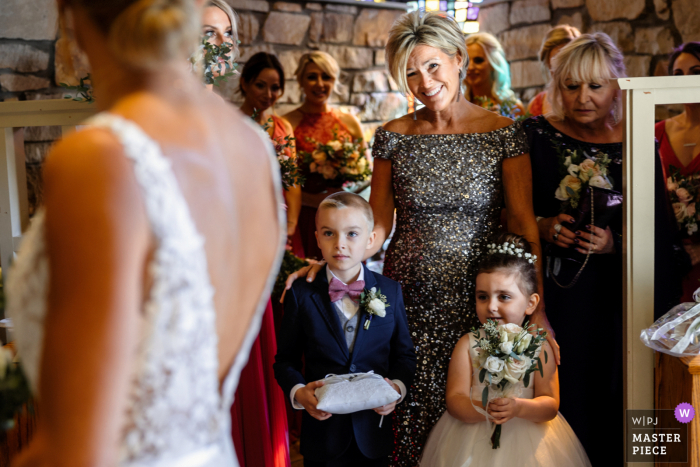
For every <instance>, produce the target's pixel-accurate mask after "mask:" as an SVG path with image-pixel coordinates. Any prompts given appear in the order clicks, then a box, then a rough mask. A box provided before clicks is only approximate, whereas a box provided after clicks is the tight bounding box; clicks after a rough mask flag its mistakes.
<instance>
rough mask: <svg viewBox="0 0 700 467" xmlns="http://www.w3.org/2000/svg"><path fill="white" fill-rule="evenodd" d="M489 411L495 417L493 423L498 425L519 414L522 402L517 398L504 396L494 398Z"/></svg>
mask: <svg viewBox="0 0 700 467" xmlns="http://www.w3.org/2000/svg"><path fill="white" fill-rule="evenodd" d="M487 412H488V413H489V415H491V416H492V417H493V418H494V420H493V423H495V424H496V425H503V424H504V423H505V422H507V421H508V420H510V419H511V418H515V417H517V416H518V414H519V413H520V404H519V403H518V399H517V398H516V399H512V398H510V397H502V398H498V399H494V400H492V401H491V403H490V404H489V407H488V409H487Z"/></svg>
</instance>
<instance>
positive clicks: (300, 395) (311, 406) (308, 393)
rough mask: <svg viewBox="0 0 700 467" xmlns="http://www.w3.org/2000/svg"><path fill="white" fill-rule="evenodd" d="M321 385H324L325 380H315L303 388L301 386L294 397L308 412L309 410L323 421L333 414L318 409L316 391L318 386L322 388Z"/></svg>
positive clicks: (317, 418) (313, 415)
mask: <svg viewBox="0 0 700 467" xmlns="http://www.w3.org/2000/svg"><path fill="white" fill-rule="evenodd" d="M321 386H323V381H314V382H313V383H309V384H307V385H306V386H304V387H303V388H299V389H298V390H297V392H296V393H295V394H294V398H295V399H296V400H297V402H299V403H300V404H301V405H302V406H303V407H304V408H305V409H306V411H307V412H309V415H311V416H312V417H314V418H315V419H316V420H321V421H323V420H328V419H329V418H331V414H329V413H328V412H323V411H322V410H318V409H316V405H317V404H318V399H316V394H315V393H314V391H316V388H320V387H321Z"/></svg>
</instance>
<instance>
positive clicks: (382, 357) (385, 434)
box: [274, 266, 416, 462]
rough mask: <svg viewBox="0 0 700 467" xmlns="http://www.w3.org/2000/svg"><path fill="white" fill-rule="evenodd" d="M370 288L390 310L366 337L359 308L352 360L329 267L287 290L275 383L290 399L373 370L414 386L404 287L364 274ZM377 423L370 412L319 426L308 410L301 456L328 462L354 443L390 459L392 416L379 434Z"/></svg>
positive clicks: (367, 452)
mask: <svg viewBox="0 0 700 467" xmlns="http://www.w3.org/2000/svg"><path fill="white" fill-rule="evenodd" d="M363 268H364V266H363ZM372 287H377V288H378V289H381V291H382V294H383V295H386V298H387V302H388V303H389V305H390V306H389V307H387V309H386V316H385V317H384V318H379V317H378V316H374V317H373V318H372V323H371V325H370V327H369V329H368V330H365V329H364V323H365V320H366V319H367V317H368V316H369V315H368V314H367V313H366V312H365V311H364V310H362V309H360V311H358V313H362V314H361V315H360V320H359V324H358V326H359V329H358V331H357V336H356V338H355V346H354V348H353V352H352V354H351V353H350V352H349V351H348V346H347V344H346V342H345V335H344V333H343V330H342V328H341V325H340V319H339V318H338V314H337V312H336V311H335V309H334V307H333V305H332V303H331V301H330V297H329V295H328V279H327V277H326V269H325V268H324V269H322V270H321V271H320V272H319V273H318V275H317V276H316V280H314V281H313V282H312V283H308V282H306V280H304V279H299V280H297V281H296V282H294V284H293V285H292V288H291V289H290V290H288V291H287V295H286V296H285V299H284V318H283V319H282V325H281V330H280V333H279V335H278V336H277V356H276V357H275V365H274V368H275V378H276V379H277V382H278V383H279V385H280V386H281V387H282V390H283V391H284V394H285V396H286V397H287V400H289V394H290V392H291V390H292V388H293V387H294V386H295V385H297V384H304V385H305V384H307V383H310V382H312V381H317V380H320V379H323V378H325V376H326V375H327V374H329V373H334V374H338V375H341V374H346V373H359V372H368V371H370V370H373V371H374V372H375V373H376V374H379V375H381V376H383V377H386V378H389V379H398V380H400V381H401V382H402V383H404V384H405V385H406V388H409V387H410V386H411V384H412V383H413V377H414V375H415V372H416V354H415V351H414V347H413V342H412V341H411V337H410V335H409V332H408V323H407V321H406V310H405V309H404V304H403V296H402V294H401V286H400V285H399V284H398V283H397V282H395V281H392V280H391V279H388V278H386V277H384V276H381V275H378V274H374V273H373V272H372V271H370V270H369V269H367V268H365V288H366V289H368V290H369V289H371V288H372ZM302 356H303V358H304V364H302ZM302 366H303V367H304V371H303V373H302ZM380 418H381V416H380V415H378V414H377V413H376V412H374V411H373V410H363V411H361V412H356V413H353V414H345V415H338V414H336V415H333V416H331V417H330V418H329V419H327V420H324V421H319V420H316V419H315V418H313V417H312V416H311V415H309V414H308V413H307V412H306V411H304V412H303V415H302V426H301V453H302V455H303V456H304V458H307V459H309V460H312V461H316V462H325V461H330V460H332V459H335V458H337V457H338V456H340V455H341V454H342V453H343V452H344V451H345V450H346V449H347V448H348V446H349V445H350V442H351V440H352V438H353V437H354V438H355V440H356V441H357V445H358V447H359V448H360V451H361V452H362V453H363V454H364V455H365V456H367V457H369V458H370V459H378V458H380V457H384V456H388V455H389V454H390V453H391V451H392V447H393V433H392V429H391V425H392V423H390V422H391V420H393V414H392V415H391V416H390V417H385V419H384V422H383V424H382V428H379V421H380Z"/></svg>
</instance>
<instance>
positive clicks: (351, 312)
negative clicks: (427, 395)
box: [289, 266, 406, 410]
mask: <svg viewBox="0 0 700 467" xmlns="http://www.w3.org/2000/svg"><path fill="white" fill-rule="evenodd" d="M326 277H327V278H328V283H329V284H330V283H331V279H333V278H334V277H335V278H336V279H337V280H339V281H340V279H338V277H336V275H335V274H333V271H331V268H329V267H328V266H326ZM356 280H358V281H363V280H365V268H360V275H359V276H357V279H356ZM340 282H343V281H340ZM343 284H345V282H343ZM346 285H347V284H346ZM333 307H334V308H335V309H336V310H338V311H340V312H341V313H342V314H343V315H345V317H346V318H347V319H351V318H352V317H353V316H355V314H357V312H358V311H359V310H360V304H359V303H355V302H354V301H353V300H352V298H350V296H349V295H348V294H345V295H344V296H343V298H341V299H340V300H337V301H335V302H333ZM358 332H360V330H359V329H358ZM391 381H392V382H393V383H394V384H396V385H397V386H398V387H399V389H400V390H401V399H399V400H398V402H397V404H398V403H399V402H401V401H403V399H404V397H406V386H405V385H404V384H403V383H402V382H401V381H400V380H398V379H393V380H391ZM303 387H304V385H303V384H297V385H296V386H294V387H293V388H292V391H291V392H290V394H289V397H290V399H291V401H292V407H294V408H295V409H297V410H303V409H304V407H303V406H302V405H301V404H300V403H299V402H297V400H296V399H295V398H294V396H295V394H296V393H297V391H298V390H299V389H300V388H303Z"/></svg>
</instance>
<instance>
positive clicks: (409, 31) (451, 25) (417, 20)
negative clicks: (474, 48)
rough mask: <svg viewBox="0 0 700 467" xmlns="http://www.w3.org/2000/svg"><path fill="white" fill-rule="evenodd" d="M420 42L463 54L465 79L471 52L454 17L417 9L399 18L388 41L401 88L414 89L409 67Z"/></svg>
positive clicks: (389, 60)
mask: <svg viewBox="0 0 700 467" xmlns="http://www.w3.org/2000/svg"><path fill="white" fill-rule="evenodd" d="M419 45H425V46H428V47H433V48H436V49H440V50H441V51H442V52H443V53H445V54H447V55H449V56H450V57H454V56H456V55H459V56H460V57H461V58H462V68H461V69H460V70H459V81H462V79H464V76H465V75H466V70H467V65H468V64H469V55H467V47H466V45H465V44H464V35H463V34H462V31H461V30H460V29H459V25H458V24H457V22H456V21H455V20H454V18H452V17H451V16H441V15H440V14H437V13H433V12H428V13H424V12H420V11H413V12H411V13H406V14H404V15H402V16H401V17H400V18H399V19H398V20H396V22H395V23H394V25H393V26H392V27H391V30H390V31H389V41H388V42H387V44H386V58H387V63H388V65H389V72H390V73H391V76H392V78H394V81H396V83H397V84H398V85H399V88H400V89H401V92H403V93H406V94H410V92H411V91H410V89H409V88H408V81H407V79H406V68H407V67H408V59H409V57H410V56H411V53H412V52H413V49H415V48H416V46H419Z"/></svg>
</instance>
